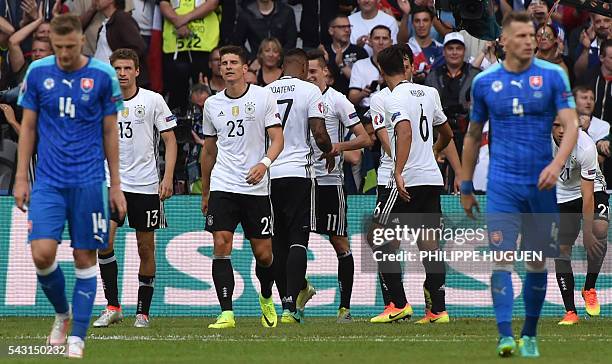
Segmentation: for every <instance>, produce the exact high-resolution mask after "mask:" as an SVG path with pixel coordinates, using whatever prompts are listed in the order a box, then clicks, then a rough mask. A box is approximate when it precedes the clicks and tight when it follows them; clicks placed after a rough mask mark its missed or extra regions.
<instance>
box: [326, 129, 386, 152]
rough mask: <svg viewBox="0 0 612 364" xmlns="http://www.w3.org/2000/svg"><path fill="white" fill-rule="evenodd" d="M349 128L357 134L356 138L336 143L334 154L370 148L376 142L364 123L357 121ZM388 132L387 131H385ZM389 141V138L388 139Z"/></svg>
mask: <svg viewBox="0 0 612 364" xmlns="http://www.w3.org/2000/svg"><path fill="white" fill-rule="evenodd" d="M349 130H350V131H351V132H352V133H353V134H355V138H354V139H352V140H349V141H346V142H340V143H338V144H336V145H334V148H333V151H332V154H338V155H340V153H342V152H345V151H349V150H357V149H361V148H369V147H371V146H372V144H374V143H373V142H372V139H370V136H369V135H368V132H367V131H366V130H365V128H364V127H363V124H361V123H357V124H355V125H353V126H351V127H350V128H349ZM385 133H386V131H385ZM387 141H388V139H387Z"/></svg>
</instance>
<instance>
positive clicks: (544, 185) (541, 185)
mask: <svg viewBox="0 0 612 364" xmlns="http://www.w3.org/2000/svg"><path fill="white" fill-rule="evenodd" d="M559 173H561V169H560V168H557V166H555V165H554V164H552V163H551V164H549V165H547V166H546V168H544V169H543V170H542V172H541V173H540V178H539V179H538V189H539V190H550V189H551V188H553V187H555V185H556V184H557V180H558V179H559Z"/></svg>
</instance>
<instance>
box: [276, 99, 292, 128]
mask: <svg viewBox="0 0 612 364" xmlns="http://www.w3.org/2000/svg"><path fill="white" fill-rule="evenodd" d="M276 104H277V105H282V104H287V107H286V108H285V113H284V114H283V121H282V125H283V128H284V127H285V123H286V122H287V118H288V117H289V112H291V106H293V99H282V100H278V101H276Z"/></svg>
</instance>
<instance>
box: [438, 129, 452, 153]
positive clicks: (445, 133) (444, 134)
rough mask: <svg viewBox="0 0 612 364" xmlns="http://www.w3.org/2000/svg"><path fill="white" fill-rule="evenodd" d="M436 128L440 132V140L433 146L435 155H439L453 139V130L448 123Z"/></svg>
mask: <svg viewBox="0 0 612 364" xmlns="http://www.w3.org/2000/svg"><path fill="white" fill-rule="evenodd" d="M435 129H436V131H437V132H438V140H437V141H436V144H434V146H433V151H434V155H439V154H440V153H442V151H443V150H445V149H446V148H447V147H448V146H449V143H450V142H451V141H452V140H453V130H452V129H451V127H450V126H449V125H448V123H444V124H442V125H440V126H436V127H435ZM453 144H454V143H453Z"/></svg>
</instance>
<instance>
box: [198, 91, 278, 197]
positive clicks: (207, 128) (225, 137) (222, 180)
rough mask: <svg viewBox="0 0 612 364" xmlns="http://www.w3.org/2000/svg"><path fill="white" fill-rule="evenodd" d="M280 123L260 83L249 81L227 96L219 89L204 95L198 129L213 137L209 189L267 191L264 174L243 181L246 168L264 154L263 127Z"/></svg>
mask: <svg viewBox="0 0 612 364" xmlns="http://www.w3.org/2000/svg"><path fill="white" fill-rule="evenodd" d="M274 125H280V119H279V115H278V108H277V107H276V100H275V99H274V96H273V95H272V94H271V93H270V91H268V90H266V89H265V88H263V87H259V86H255V85H249V86H248V88H247V90H246V92H245V93H244V94H243V95H242V96H240V97H238V98H231V97H229V96H227V95H226V94H225V92H220V93H218V94H216V95H214V96H211V97H209V98H208V99H206V102H205V103H204V117H203V123H202V131H203V133H204V135H205V136H216V137H217V162H216V163H215V166H214V167H213V170H212V173H211V177H210V190H211V191H224V192H232V193H241V194H246V195H260V196H264V195H268V194H269V191H268V174H266V175H265V176H264V178H263V179H262V180H261V181H260V182H259V183H258V184H256V185H250V184H248V183H247V181H246V178H247V175H248V174H249V170H250V169H251V168H252V167H253V166H255V165H256V164H257V163H259V161H260V160H261V159H262V158H263V157H264V156H265V155H266V149H267V134H266V129H267V128H269V127H271V126H274Z"/></svg>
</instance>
